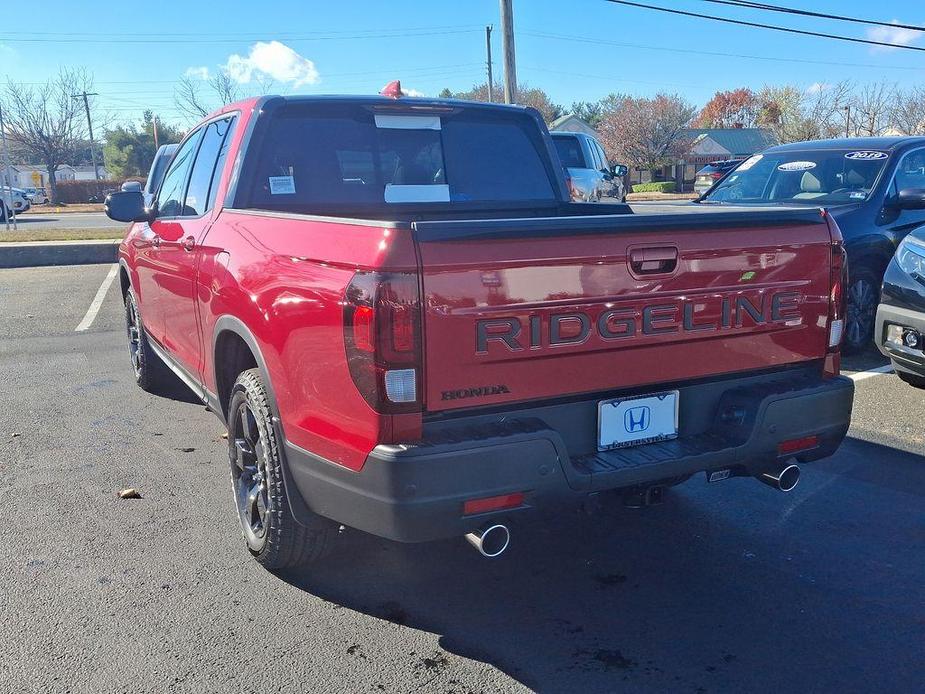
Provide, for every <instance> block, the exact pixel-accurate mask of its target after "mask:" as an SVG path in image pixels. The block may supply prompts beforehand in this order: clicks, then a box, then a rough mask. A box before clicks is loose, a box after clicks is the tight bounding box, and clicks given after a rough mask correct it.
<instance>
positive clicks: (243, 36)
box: [0, 24, 481, 40]
mask: <svg viewBox="0 0 925 694" xmlns="http://www.w3.org/2000/svg"><path fill="white" fill-rule="evenodd" d="M438 29H471V30H473V31H475V30H480V29H481V25H478V24H442V25H436V26H421V27H404V28H403V29H402V31H435V30H438ZM380 33H382V29H351V30H349V31H347V30H344V31H338V30H336V29H329V30H325V31H300V32H291V33H278V32H273V37H274V38H277V39H280V38H293V37H299V36H313V35H337V34H349V35H350V36H354V35H362V34H380ZM29 34H30V35H32V36H71V37H99V38H105V37H116V38H126V37H141V38H144V37H147V36H150V35H151V32H139V33H129V32H121V31H120V32H100V31H30V32H29ZM17 35H18V32H12V31H2V30H0V38H2V37H4V36H17ZM170 35H171V36H187V37H203V36H204V37H209V38H216V37H219V36H221V37H225V38H229V39H235V40H248V39H260V38H264V37H266V36H267V34H265V33H259V32H253V31H248V32H195V31H193V32H183V31H171V32H170ZM4 40H5V39H4Z"/></svg>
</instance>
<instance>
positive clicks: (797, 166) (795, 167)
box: [777, 161, 816, 171]
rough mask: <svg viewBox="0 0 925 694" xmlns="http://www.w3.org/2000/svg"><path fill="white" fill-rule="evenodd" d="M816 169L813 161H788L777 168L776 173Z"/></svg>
mask: <svg viewBox="0 0 925 694" xmlns="http://www.w3.org/2000/svg"><path fill="white" fill-rule="evenodd" d="M815 168H816V162H814V161H788V162H787V163H785V164H781V165H780V166H778V167H777V170H778V171H809V170H810V169H815Z"/></svg>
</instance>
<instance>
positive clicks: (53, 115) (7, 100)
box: [3, 68, 93, 202]
mask: <svg viewBox="0 0 925 694" xmlns="http://www.w3.org/2000/svg"><path fill="white" fill-rule="evenodd" d="M92 90H93V77H92V76H91V75H90V74H89V73H88V72H86V71H85V70H83V69H74V68H62V69H61V70H60V71H59V72H58V75H57V77H55V78H53V79H50V80H48V81H47V82H45V84H43V85H40V86H30V85H25V84H22V83H14V82H12V81H8V82H7V85H6V88H5V89H4V90H3V114H4V119H5V120H6V126H7V130H8V134H9V138H10V140H12V141H13V142H14V143H15V145H14V147H16V148H18V149H19V150H20V151H21V152H23V153H25V154H27V156H28V157H29V158H31V159H32V160H34V161H37V162H41V163H42V165H44V166H45V170H46V171H47V172H48V187H49V188H50V189H51V190H50V193H51V201H52V202H57V200H58V180H57V171H58V167H59V166H61V165H62V164H65V163H67V162H68V161H70V160H71V159H73V158H74V157H75V156H76V154H77V151H78V150H79V149H80V146H81V144H82V143H83V141H84V140H85V139H86V137H87V120H86V114H85V113H84V107H83V101H82V100H79V99H75V98H74V95H75V94H80V93H82V92H84V91H88V92H89V91H92Z"/></svg>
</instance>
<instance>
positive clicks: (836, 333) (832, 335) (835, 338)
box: [829, 318, 845, 347]
mask: <svg viewBox="0 0 925 694" xmlns="http://www.w3.org/2000/svg"><path fill="white" fill-rule="evenodd" d="M844 327H845V321H844V320H843V319H842V318H836V319H835V320H833V321H832V322H831V323H829V347H838V346H839V345H840V344H841V335H842V331H843V330H844Z"/></svg>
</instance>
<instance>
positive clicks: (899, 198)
mask: <svg viewBox="0 0 925 694" xmlns="http://www.w3.org/2000/svg"><path fill="white" fill-rule="evenodd" d="M887 206H888V207H894V208H896V209H899V210H925V188H903V189H902V190H901V191H899V193H898V194H897V195H896V197H895V198H893V199H892V200H890V201H889V202H888V203H887Z"/></svg>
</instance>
